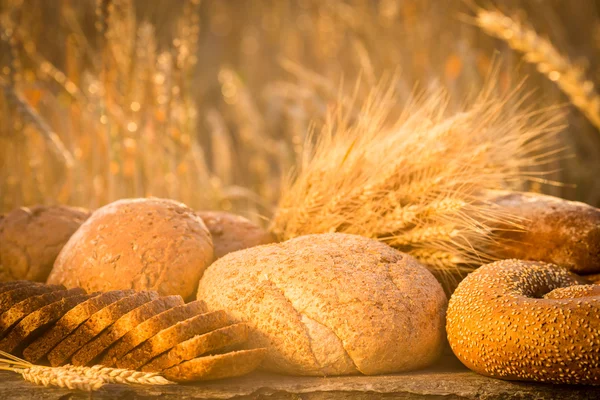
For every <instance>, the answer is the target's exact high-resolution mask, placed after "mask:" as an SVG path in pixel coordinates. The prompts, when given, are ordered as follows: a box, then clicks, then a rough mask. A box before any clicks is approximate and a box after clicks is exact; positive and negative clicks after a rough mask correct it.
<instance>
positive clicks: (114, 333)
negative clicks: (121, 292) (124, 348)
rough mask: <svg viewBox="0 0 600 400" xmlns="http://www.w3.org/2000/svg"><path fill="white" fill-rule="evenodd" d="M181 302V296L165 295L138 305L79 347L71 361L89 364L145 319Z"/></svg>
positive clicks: (78, 363) (76, 363)
mask: <svg viewBox="0 0 600 400" xmlns="http://www.w3.org/2000/svg"><path fill="white" fill-rule="evenodd" d="M182 304H184V302H183V299H182V298H181V296H166V297H161V298H158V299H155V300H152V301H150V302H148V303H146V304H143V305H141V306H139V307H138V308H136V309H134V310H132V311H130V312H128V313H127V314H125V315H123V316H122V317H121V318H119V319H118V320H117V321H116V322H115V323H114V324H112V325H111V326H109V327H108V328H107V329H105V330H104V331H103V332H102V333H101V334H100V335H98V337H96V338H95V339H93V340H92V341H91V342H89V343H87V344H86V345H85V346H83V347H82V348H81V349H79V350H78V351H77V352H76V353H75V354H74V355H73V357H72V358H71V363H72V364H73V365H77V366H81V365H87V364H90V363H91V362H92V361H93V360H94V359H95V358H96V357H98V355H100V354H101V353H102V352H103V351H104V350H106V349H107V348H108V347H109V346H110V345H112V344H113V343H114V342H116V341H117V340H119V339H120V338H121V337H123V336H124V335H125V334H126V333H127V332H130V331H131V330H132V329H133V328H135V327H136V326H138V325H139V324H141V323H142V322H144V321H145V320H147V319H149V318H151V317H153V316H154V315H156V314H159V313H161V312H163V311H165V310H168V309H171V308H173V307H176V306H179V305H182Z"/></svg>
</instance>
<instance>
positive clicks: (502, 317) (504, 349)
mask: <svg viewBox="0 0 600 400" xmlns="http://www.w3.org/2000/svg"><path fill="white" fill-rule="evenodd" d="M446 329H447V332H448V341H449V343H450V346H451V347H452V350H453V351H454V354H456V356H457V357H458V358H459V359H460V361H462V362H463V363H464V364H465V365H466V366H467V367H469V368H471V369H472V370H474V371H476V372H478V373H480V374H483V375H487V376H491V377H494V378H502V379H514V380H526V381H541V382H552V383H568V384H576V383H578V384H600V374H599V373H598V371H600V336H599V334H598V332H600V286H598V285H589V284H585V280H584V279H582V278H581V277H579V276H577V275H575V274H572V273H570V272H568V271H567V270H566V269H565V268H563V267H559V266H556V265H553V264H546V263H542V262H535V261H519V260H503V261H498V262H495V263H492V264H488V265H485V266H483V267H480V268H479V269H477V270H476V271H475V272H472V273H471V274H470V275H469V276H467V277H466V278H465V279H464V280H463V281H462V282H461V283H460V284H459V285H458V288H457V289H456V291H455V292H454V294H453V295H452V297H451V298H450V303H449V305H448V318H447V326H446Z"/></svg>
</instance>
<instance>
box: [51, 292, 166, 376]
mask: <svg viewBox="0 0 600 400" xmlns="http://www.w3.org/2000/svg"><path fill="white" fill-rule="evenodd" d="M157 297H158V293H157V292H137V293H134V294H132V295H131V296H128V297H125V298H123V299H121V300H118V301H117V302H115V303H113V304H111V305H109V306H108V307H105V308H103V309H102V310H100V311H98V312H97V313H95V314H93V315H92V316H91V317H90V318H89V319H88V320H87V321H85V322H84V323H83V324H81V325H80V326H79V327H78V328H77V329H76V330H75V331H74V332H73V333H71V334H70V335H69V336H67V337H66V338H65V339H64V340H63V341H62V342H60V343H59V344H58V345H57V346H56V347H55V348H54V349H52V350H51V351H50V352H49V353H48V361H50V365H52V366H53V367H56V366H59V365H62V364H65V363H67V362H68V361H69V359H70V358H71V356H72V355H73V354H74V353H75V352H76V351H77V350H79V349H80V348H81V347H83V346H84V345H85V344H86V343H88V342H89V341H90V340H92V339H93V338H95V337H96V336H97V335H99V334H100V333H101V332H102V331H103V330H104V329H106V328H108V327H109V326H110V325H112V324H113V323H114V322H115V321H116V320H118V319H119V318H121V316H123V315H124V314H126V313H128V312H129V311H131V310H133V309H134V308H137V307H139V306H141V305H142V304H145V303H148V302H149V301H152V300H154V299H156V298H157Z"/></svg>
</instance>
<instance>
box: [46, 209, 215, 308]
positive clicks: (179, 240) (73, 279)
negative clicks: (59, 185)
mask: <svg viewBox="0 0 600 400" xmlns="http://www.w3.org/2000/svg"><path fill="white" fill-rule="evenodd" d="M212 258H213V246H212V240H211V237H210V233H209V232H208V229H207V228H206V225H204V222H202V219H201V218H200V217H198V216H197V215H196V214H195V213H194V212H193V211H192V210H191V209H190V208H188V207H186V206H185V205H184V204H182V203H178V202H175V201H172V200H165V199H157V198H148V199H125V200H119V201H116V202H114V203H111V204H108V205H106V206H104V207H102V208H100V209H98V210H97V211H95V212H94V213H93V214H92V216H91V217H90V218H89V219H88V220H87V221H86V223H84V224H83V225H82V226H81V228H80V229H79V230H78V231H77V232H76V233H75V234H74V235H73V236H72V237H71V239H70V240H69V241H68V242H67V244H66V245H65V247H64V248H63V250H62V251H61V252H60V254H59V255H58V257H57V259H56V262H55V263H54V268H53V269H52V272H51V273H50V276H49V277H48V283H55V282H60V283H61V284H63V285H65V286H67V287H69V288H70V287H82V288H84V289H85V290H87V291H88V292H94V291H109V290H119V289H135V290H156V291H158V292H159V293H160V294H161V295H175V294H178V295H180V296H182V297H183V298H189V297H191V296H193V294H194V292H195V290H196V287H197V285H198V280H199V279H200V277H201V276H202V272H203V271H204V269H205V268H206V267H207V266H208V265H209V263H210V262H211V261H212Z"/></svg>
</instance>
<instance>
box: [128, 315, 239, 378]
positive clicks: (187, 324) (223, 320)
mask: <svg viewBox="0 0 600 400" xmlns="http://www.w3.org/2000/svg"><path fill="white" fill-rule="evenodd" d="M227 325H229V319H228V318H227V314H226V313H225V312H224V311H213V312H210V313H206V314H201V315H196V316H195V317H192V318H189V319H187V320H185V321H181V322H178V323H176V324H175V325H173V326H170V327H168V328H166V329H163V330H162V331H160V332H158V333H157V334H156V335H154V336H153V337H151V338H150V339H148V340H147V341H146V342H145V343H142V344H141V345H139V346H138V347H136V348H135V349H133V350H132V351H130V352H129V353H127V354H126V355H125V356H124V357H123V358H121V359H120V360H118V361H117V367H119V368H125V369H138V368H140V367H141V366H142V365H144V364H146V363H147V362H148V361H150V360H151V359H152V358H154V357H156V356H158V355H160V354H162V353H164V352H165V351H167V350H169V349H171V348H173V347H174V346H177V345H178V344H179V343H181V342H184V341H186V340H188V339H191V338H193V337H194V336H196V335H201V334H203V333H206V332H210V331H213V330H215V329H219V328H222V327H224V326H227Z"/></svg>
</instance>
